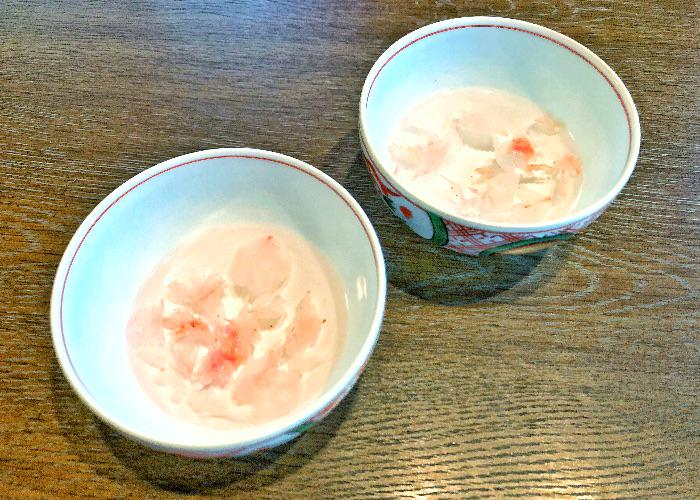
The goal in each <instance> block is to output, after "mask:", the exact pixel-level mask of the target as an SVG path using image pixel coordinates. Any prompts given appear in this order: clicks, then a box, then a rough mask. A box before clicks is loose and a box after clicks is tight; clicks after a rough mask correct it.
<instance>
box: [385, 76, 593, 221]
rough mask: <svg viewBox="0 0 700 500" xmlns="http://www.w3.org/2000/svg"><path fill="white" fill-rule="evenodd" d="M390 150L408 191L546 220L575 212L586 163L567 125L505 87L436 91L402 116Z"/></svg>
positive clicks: (459, 210)
mask: <svg viewBox="0 0 700 500" xmlns="http://www.w3.org/2000/svg"><path fill="white" fill-rule="evenodd" d="M388 149H389V156H390V158H391V160H392V162H393V164H394V169H395V175H396V176H397V177H398V179H399V180H400V181H401V182H402V184H403V185H405V186H406V188H407V189H409V190H410V191H411V192H412V193H414V194H415V195H416V196H418V197H419V198H421V199H423V200H425V201H427V202H428V203H430V204H432V205H433V206H435V207H438V208H440V209H442V210H444V211H445V212H448V213H452V214H455V215H458V216H461V217H465V218H469V219H479V220H483V221H486V222H509V223H527V222H542V221H546V220H548V219H553V218H556V217H560V216H564V215H566V214H567V213H569V212H570V210H571V208H572V207H573V206H574V204H575V203H576V200H577V199H578V196H579V192H580V189H581V176H582V175H581V170H582V169H581V164H580V161H579V159H578V154H577V151H576V146H575V144H574V141H573V138H572V137H571V134H570V133H569V132H568V130H567V129H566V127H565V126H564V124H562V123H560V122H558V121H556V120H555V119H554V118H552V117H551V116H549V115H548V114H547V113H545V112H544V111H543V110H542V109H540V108H539V107H538V106H537V105H536V104H535V103H533V102H532V101H530V100H528V99H525V98H523V97H520V96H517V95H514V94H511V93H508V92H504V91H502V90H498V89H492V88H486V87H464V88H459V89H452V90H443V91H439V92H436V93H434V94H432V95H430V96H429V97H428V98H427V99H425V100H424V101H422V102H420V103H418V104H417V105H416V106H414V107H413V108H411V109H410V110H409V111H408V112H407V113H406V115H405V116H404V117H402V118H401V120H400V121H399V123H398V125H397V127H396V128H395V129H394V131H393V133H392V135H391V138H390V143H389V148H388Z"/></svg>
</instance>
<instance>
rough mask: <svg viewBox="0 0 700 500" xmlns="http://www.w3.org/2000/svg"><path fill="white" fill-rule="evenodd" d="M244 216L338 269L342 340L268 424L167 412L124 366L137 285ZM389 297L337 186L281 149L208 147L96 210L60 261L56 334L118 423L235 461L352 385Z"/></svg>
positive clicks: (73, 366)
mask: <svg viewBox="0 0 700 500" xmlns="http://www.w3.org/2000/svg"><path fill="white" fill-rule="evenodd" d="M251 220H253V221H258V222H273V223H276V224H284V225H286V226H288V227H290V228H292V229H294V230H296V231H297V232H298V233H300V234H301V235H302V236H303V237H305V238H306V239H307V240H309V241H311V242H312V243H314V244H315V245H316V246H317V247H318V248H320V249H321V250H322V251H323V252H324V253H325V254H326V255H327V256H328V257H329V258H330V260H331V261H332V262H333V263H334V264H335V267H336V269H337V270H338V273H339V275H340V277H341V278H342V282H343V286H344V288H345V296H346V301H347V308H348V338H347V339H346V341H345V344H344V347H343V349H342V351H341V353H340V355H339V356H338V360H337V363H336V364H335V366H334V368H333V370H332V373H331V375H330V378H329V380H328V382H327V384H326V385H325V387H324V389H323V390H322V392H321V394H320V395H319V396H318V397H315V398H314V399H313V400H309V401H306V402H305V403H304V404H303V405H302V406H301V407H299V408H298V409H296V410H295V411H294V412H293V413H292V414H289V415H286V416H284V417H282V418H280V419H278V420H275V421H273V422H270V423H267V424H264V425H250V426H246V427H243V428H241V429H235V430H221V429H211V428H207V427H204V426H200V425H196V424H193V423H188V422H185V421H183V420H180V419H178V418H176V417H173V416H170V415H169V414H166V413H165V412H164V411H163V410H161V409H160V408H159V407H158V406H157V405H156V404H155V403H154V402H153V401H152V400H151V399H150V398H149V397H148V396H147V395H146V394H145V393H144V391H143V390H142V388H141V386H140V384H139V382H138V381H137V380H136V378H135V376H134V373H133V372H132V369H131V366H130V364H129V360H128V356H127V348H126V339H125V327H126V322H127V320H128V318H129V316H130V312H131V305H132V301H133V299H134V296H135V293H136V291H137V290H138V288H139V286H140V285H141V283H142V281H143V280H144V278H145V277H146V276H147V275H148V274H149V272H150V271H151V269H152V268H153V267H154V266H155V265H156V264H157V263H158V262H159V261H160V260H161V259H162V258H163V257H165V256H166V255H167V254H168V252H169V251H170V250H172V249H173V248H174V247H175V246H176V245H177V243H178V240H180V239H181V238H183V237H184V236H186V235H187V234H188V233H191V232H192V231H194V230H198V229H201V228H202V227H206V226H207V225H214V224H220V223H231V222H237V221H248V222H249V221H251ZM385 294H386V278H385V268H384V260H383V257H382V252H381V249H380V246H379V241H378V239H377V235H376V233H375V232H374V229H373V228H372V225H371V224H370V222H369V220H368V218H367V216H366V215H365V213H364V212H363V211H362V209H361V208H360V206H359V205H358V204H357V202H356V201H355V200H354V199H353V198H352V196H350V194H349V193H348V192H347V191H346V190H345V189H343V187H341V186H340V185H339V184H338V183H337V182H335V181H334V180H333V179H331V178H330V177H328V176H327V175H325V174H324V173H323V172H321V171H319V170H317V169H315V168H314V167H312V166H310V165H308V164H306V163H304V162H301V161H299V160H295V159H294V158H290V157H288V156H284V155H281V154H277V153H271V152H268V151H260V150H255V149H215V150H209V151H200V152H196V153H192V154H188V155H184V156H180V157H178V158H173V159H172V160H168V161H166V162H164V163H160V164H158V165H156V166H154V167H151V168H149V169H147V170H145V171H144V172H142V173H140V174H139V175H137V176H136V177H134V178H132V179H130V180H128V181H127V182H126V183H124V184H123V185H121V186H120V187H119V188H117V189H116V190H115V191H114V192H112V193H111V194H110V195H109V196H107V197H106V198H105V199H104V200H103V201H102V202H101V203H100V204H99V205H97V207H96V208H95V209H94V210H93V211H92V212H91V213H90V215H88V217H87V218H86V219H85V221H84V222H83V223H82V224H81V226H80V227H79V228H78V230H77V232H76V233H75V235H74V236H73V239H72V240H71V241H70V243H69V244H68V247H67V248H66V251H65V254H64V255H63V258H62V260H61V262H60V265H59V266H58V271H57V274H56V279H55V282H54V287H53V293H52V296H51V329H52V335H53V343H54V348H55V350H56V354H57V357H58V360H59V362H60V365H61V367H62V369H63V372H64V373H65V376H66V378H67V379H68V381H69V382H70V384H71V385H72V386H73V389H74V390H75V392H76V393H77V394H78V395H79V396H80V397H81V398H82V400H83V401H84V402H85V403H86V404H87V405H88V406H89V407H90V408H91V409H92V411H94V412H95V413H96V414H97V415H98V416H99V417H100V418H101V419H102V420H104V421H105V422H107V423H108V424H110V425H111V426H113V427H114V428H115V429H117V430H119V431H121V432H122V433H123V434H125V435H126V436H128V437H130V438H132V439H134V440H136V441H139V442H141V443H143V444H145V445H147V446H150V447H152V448H155V449H159V450H164V451H168V452H174V453H178V454H182V455H187V456H195V457H215V456H240V455H245V454H248V453H251V452H254V451H259V450H262V449H268V448H271V447H274V446H277V445H279V444H282V443H284V442H286V441H289V440H291V439H294V438H295V437H297V436H298V435H299V434H300V433H301V432H303V431H304V430H305V429H306V428H308V427H309V426H310V425H312V424H313V423H315V422H318V421H319V420H320V419H322V418H323V417H324V416H325V415H326V414H327V413H328V412H329V411H331V410H332V409H333V408H334V407H335V406H336V405H337V404H338V403H339V402H340V400H341V399H342V398H343V397H344V396H345V395H346V394H347V393H348V392H349V391H350V389H351V388H352V386H353V385H354V383H355V382H356V381H357V379H358V377H359V376H360V373H361V372H362V370H363V369H364V367H365V365H366V363H367V361H368V359H369V356H370V353H371V351H372V349H373V346H374V345H375V342H376V340H377V336H378V335H379V330H380V324H381V320H382V316H383V312H384V300H385Z"/></svg>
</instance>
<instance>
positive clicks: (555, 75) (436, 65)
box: [360, 17, 640, 255]
mask: <svg viewBox="0 0 700 500" xmlns="http://www.w3.org/2000/svg"><path fill="white" fill-rule="evenodd" d="M471 85H478V86H488V87H496V88H499V89H501V90H505V91H508V92H511V93H514V94H518V95H521V96H524V97H526V98H529V99H530V100H532V101H534V102H535V103H537V104H538V105H539V106H540V107H541V108H543V109H544V110H545V111H547V112H548V113H550V114H551V115H553V116H555V117H556V118H557V119H559V120H562V121H563V122H564V123H565V124H566V125H567V126H568V128H569V130H570V131H571V133H572V134H573V136H574V138H575V139H576V141H577V144H578V147H579V152H580V155H581V160H582V162H583V168H584V173H583V185H582V191H581V196H580V197H579V200H578V202H577V203H576V205H575V206H574V207H573V209H572V211H571V212H570V213H569V214H568V215H567V216H565V217H562V218H558V219H553V220H547V221H544V222H541V223H535V224H507V223H506V224H500V223H498V224H494V223H488V222H485V221H480V220H472V219H466V218H462V217H458V216H456V215H454V214H451V213H447V212H444V211H442V210H440V209H439V208H437V207H435V206H433V205H431V204H430V203H427V202H426V201H425V200H422V199H420V198H419V197H417V196H416V195H414V194H413V193H411V192H410V190H408V189H406V187H405V186H403V185H402V183H401V182H400V181H399V180H398V179H397V178H396V176H395V175H394V174H393V172H394V169H393V168H391V167H390V161H389V158H388V153H387V146H388V139H389V135H390V133H391V131H392V129H393V128H394V126H395V125H396V123H397V122H398V120H399V119H400V118H401V117H402V115H403V114H405V113H406V111H407V110H408V109H409V108H410V107H411V106H412V105H413V104H415V103H416V102H418V101H420V100H422V99H424V98H425V97H427V96H428V95H429V94H431V93H433V92H435V91H438V90H443V89H448V88H455V87H462V86H471ZM360 138H361V143H362V148H363V152H364V155H365V159H366V164H367V167H368V169H369V171H370V174H371V176H372V179H373V180H374V183H375V185H376V187H377V189H378V191H379V193H380V194H381V195H382V196H383V198H384V200H385V201H386V202H387V204H388V205H389V207H390V209H391V210H392V212H393V213H394V214H395V215H396V216H397V217H399V218H401V219H402V220H403V221H404V222H406V224H408V226H409V227H410V228H411V229H412V230H413V231H415V232H416V233H417V234H418V235H420V236H421V237H423V238H426V239H430V240H432V241H434V242H435V243H437V244H438V245H441V246H444V247H446V248H449V249H451V250H455V251H457V252H461V253H465V254H468V255H484V254H492V253H497V252H509V253H521V252H528V251H535V250H539V249H540V248H542V247H543V246H548V245H550V244H552V243H553V242H556V241H558V240H561V239H566V238H568V237H569V236H571V234H573V233H575V232H577V231H579V230H581V229H583V228H584V227H586V226H588V225H589V224H590V223H591V222H593V221H594V220H595V219H596V218H597V217H599V216H600V214H602V213H603V211H604V210H605V209H606V208H607V207H608V205H610V203H611V202H612V201H613V199H614V198H615V197H616V196H617V195H618V193H619V192H620V191H621V190H622V188H623V187H624V185H625V184H626V183H627V180H628V179H629V177H630V175H631V174H632V170H633V169H634V166H635V163H636V161H637V155H638V153H639V142H640V129H639V117H638V115H637V110H636V108H635V105H634V102H633V101H632V97H631V96H630V94H629V92H628V91H627V89H626V88H625V86H624V84H623V83H622V81H621V80H620V78H618V76H617V75H616V74H615V73H614V72H613V70H612V69H610V67H609V66H608V65H607V64H605V63H604V62H603V61H602V60H601V59H600V58H599V57H598V56H596V55H595V54H594V53H593V52H591V51H590V50H588V49H587V48H586V47H584V46H583V45H581V44H579V43H577V42H575V41H574V40H572V39H571V38H568V37H566V36H564V35H562V34H560V33H557V32H556V31H552V30H550V29H547V28H544V27H542V26H538V25H536V24H531V23H527V22H524V21H518V20H514V19H504V18H494V17H466V18H460V19H450V20H447V21H442V22H439V23H435V24H431V25H429V26H425V27H423V28H421V29H419V30H416V31H414V32H412V33H409V34H408V35H406V36H404V37H403V38H401V39H400V40H398V41H397V42H396V43H394V44H393V45H392V46H391V47H389V48H388V49H387V50H386V51H385V52H384V53H383V54H382V55H381V57H379V59H378V60H377V61H376V62H375V64H374V66H373V67H372V69H371V70H370V72H369V74H368V75H367V79H366V80H365V84H364V87H363V89H362V95H361V99H360Z"/></svg>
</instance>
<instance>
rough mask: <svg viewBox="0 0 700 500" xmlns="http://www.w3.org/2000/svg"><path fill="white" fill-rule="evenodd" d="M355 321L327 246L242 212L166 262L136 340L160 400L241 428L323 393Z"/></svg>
mask: <svg viewBox="0 0 700 500" xmlns="http://www.w3.org/2000/svg"><path fill="white" fill-rule="evenodd" d="M346 328H347V313H346V306H345V299H344V292H343V287H342V285H341V281H340V278H339V276H338V275H337V273H336V271H335V269H333V267H332V265H331V264H330V262H329V261H328V259H327V258H326V257H325V256H324V255H322V254H321V253H320V252H319V251H318V250H317V249H316V248H314V247H312V246H311V244H309V243H308V242H306V241H305V240H304V239H303V238H302V237H300V236H299V235H298V234H296V233H294V232H293V231H291V230H289V229H286V228H283V227H279V226H274V225H258V224H237V225H230V226H219V227H214V228H210V229H207V230H205V231H203V232H200V233H198V234H195V235H193V236H192V237H190V238H189V239H187V240H186V241H184V242H183V243H182V244H181V245H180V246H179V247H178V248H177V249H176V250H175V251H174V252H173V253H172V254H170V255H169V256H168V257H167V258H166V259H164V260H163V261H162V262H160V263H159V264H158V265H157V266H156V268H155V269H154V270H153V272H152V274H151V275H150V276H149V277H148V278H147V279H146V281H145V282H144V283H143V285H142V287H141V288H140V290H139V292H138V295H137V297H136V300H135V302H134V306H133V314H132V317H131V319H130V321H129V324H128V330H127V341H128V346H129V353H130V358H131V361H132V365H133V368H134V370H135V372H136V374H137V377H138V379H139V380H140V382H141V383H142V385H143V387H144V389H145V390H146V392H147V393H148V394H149V395H150V396H151V397H152V398H153V399H154V400H155V401H156V402H157V403H158V404H159V405H160V406H161V407H163V408H164V409H165V410H166V411H168V412H170V413H171V414H174V415H177V416H179V417H181V418H184V419H186V420H189V421H193V422H197V423H201V424H204V425H207V426H211V427H217V428H230V427H237V426H241V425H246V424H251V423H255V424H258V423H262V422H265V421H270V420H273V419H275V418H278V417H281V416H283V415H285V414H287V413H289V412H290V411H292V410H293V409H294V408H296V407H297V406H299V405H300V404H301V403H302V402H304V401H306V400H308V399H309V398H313V397H314V396H316V395H317V394H318V393H319V392H320V391H321V390H322V389H323V387H324V386H325V385H326V383H327V382H328V378H329V373H330V370H331V367H332V366H333V364H334V362H335V360H336V359H337V356H338V353H339V350H340V348H341V347H342V344H343V342H344V339H345V336H346Z"/></svg>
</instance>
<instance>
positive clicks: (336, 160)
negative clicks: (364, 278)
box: [0, 0, 700, 498]
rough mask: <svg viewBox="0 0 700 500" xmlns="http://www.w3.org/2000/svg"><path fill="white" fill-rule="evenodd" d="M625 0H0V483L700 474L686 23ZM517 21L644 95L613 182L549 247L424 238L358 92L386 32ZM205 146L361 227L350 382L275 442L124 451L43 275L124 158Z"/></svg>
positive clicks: (151, 489) (697, 75) (544, 479)
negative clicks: (372, 134) (206, 451)
mask: <svg viewBox="0 0 700 500" xmlns="http://www.w3.org/2000/svg"><path fill="white" fill-rule="evenodd" d="M699 10H700V8H699V6H698V5H697V3H696V2H695V3H693V2H690V3H683V2H674V1H671V0H666V1H659V2H633V1H630V0H593V1H583V0H567V1H545V0H541V1H529V2H525V1H518V0H510V1H486V0H483V1H476V2H460V1H457V0H455V1H441V2H437V1H435V2H429V1H422V0H419V1H416V2H401V1H382V2H293V1H281V2H268V1H263V2H260V1H241V2H232V3H229V2H195V1H186V2H182V3H170V2H114V3H104V2H99V3H97V2H82V1H76V2H48V3H43V2H16V1H9V2H7V1H5V2H2V4H0V227H1V228H2V236H1V237H0V311H2V317H3V321H2V324H1V325H0V356H1V358H0V376H1V377H2V384H3V385H2V391H1V392H0V494H1V495H2V496H3V497H19V496H38V497H46V496H75V495H88V496H105V497H115V496H127V495H133V496H136V497H141V496H170V495H172V494H174V493H175V492H181V493H193V494H212V495H225V496H230V495H235V494H244V493H245V494H247V495H252V494H255V495H257V496H260V497H270V498H279V497H280V496H284V497H287V496H297V495H298V496H306V497H308V496H312V497H366V496H368V495H371V494H375V495H379V496H386V497H398V496H420V495H425V496H441V495H446V496H449V495H453V496H460V497H464V496H489V497H494V496H495V497H500V496H511V495H516V496H524V495H534V496H546V497H551V496H579V497H628V498H637V497H647V496H657V497H662V498H669V497H679V498H692V497H697V496H698V495H699V494H700V477H699V474H698V471H700V459H699V458H698V457H699V456H700V454H699V453H698V449H699V447H700V405H699V396H700V394H699V393H700V390H699V387H700V333H699V332H700V315H699V313H698V296H699V295H700V292H699V290H700V265H699V261H700V244H699V243H698V242H699V237H700V222H699V218H698V205H699V204H700V199H699V197H698V192H700V120H698V116H700V94H699V90H698V89H700V71H699V69H698V68H700V46H699V42H698V40H700V24H698V22H697V19H698V14H699V12H698V11H699ZM484 14H485V15H503V16H508V17H517V18H522V19H526V20H530V21H533V22H537V23H540V24H544V25H546V26H549V27H551V28H554V29H557V30H559V31H561V32H563V33H565V34H567V35H570V36H572V37H574V38H576V39H577V40H578V41H580V42H582V43H584V44H586V45H587V46H589V47H590V48H591V49H593V50H594V51H595V52H596V53H598V54H599V55H600V56H601V57H603V58H604V59H605V60H606V61H607V62H609V64H610V65H611V66H612V67H613V68H614V69H615V70H616V71H617V72H618V74H619V75H620V76H621V77H622V79H623V80H624V81H625V82H626V84H627V85H628V87H629V89H630V91H631V93H632V94H633V96H634V98H635V100H636V103H637V105H638V108H639V112H640V116H641V120H642V128H643V146H642V152H641V156H640V160H639V164H638V168H637V170H636V172H635V174H634V176H633V178H632V179H631V181H630V183H629V185H628V186H627V188H626V189H625V190H624V192H623V194H622V195H621V197H620V198H619V199H618V201H617V202H616V203H615V204H614V205H613V206H612V208H610V210H609V211H608V212H607V213H606V214H605V215H604V216H603V217H602V218H601V219H600V220H599V221H598V222H597V223H596V224H595V225H594V226H592V227H591V228H590V230H589V231H587V232H586V233H584V234H582V235H580V236H579V237H578V238H576V239H575V240H573V241H571V242H568V243H565V244H563V245H561V246H559V247H556V248H554V249H552V250H550V251H548V252H546V253H544V254H541V255H535V256H525V257H502V258H493V259H481V260H478V259H477V260H475V259H470V258H465V257H461V256H458V255H456V254H449V253H445V252H444V251H441V250H438V249H435V248H432V247H431V246H430V245H428V244H426V243H423V242H421V241H418V238H417V237H415V236H413V235H412V234H411V233H410V232H409V231H408V230H407V229H405V228H404V227H403V226H402V225H400V223H398V222H397V221H396V220H394V219H393V218H392V217H390V216H389V214H388V213H387V211H386V209H385V208H384V206H383V205H382V202H381V201H380V200H378V198H377V197H376V196H375V195H374V192H373V190H372V188H371V184H370V180H369V178H368V176H367V174H366V173H365V171H364V169H363V167H362V165H361V164H360V162H359V157H358V152H359V144H358V139H357V126H356V123H357V109H356V108H357V101H358V99H359V93H360V89H361V87H362V83H363V80H364V77H365V75H366V73H367V71H368V70H369V68H370V66H371V65H372V63H373V61H374V60H375V59H376V57H377V56H379V54H381V52H382V51H383V50H384V49H385V48H386V47H387V46H389V45H390V44H391V43H392V42H393V41H395V40H396V39H397V38H399V37H400V36H402V35H404V34H405V33H407V32H409V31H411V30H413V29H415V28H417V27H419V26H422V25H425V24H428V23H430V22H433V21H437V20H441V19H446V18H449V17H457V16H467V15H484ZM220 146H251V147H259V148H264V149H271V150H274V151H279V152H282V153H286V154H290V155H292V156H295V157H298V158H300V159H303V160H306V161H309V162H310V163H312V164H314V165H317V166H319V167H321V168H323V169H324V170H325V171H326V172H328V173H330V174H331V175H333V176H334V177H335V178H336V179H338V180H339V181H340V182H342V183H343V185H345V186H346V187H347V188H348V189H349V190H350V191H351V192H352V193H353V194H354V195H355V196H356V197H357V199H358V200H359V201H360V203H361V204H362V206H363V207H364V208H365V209H366V211H367V212H368V214H369V215H370V217H371V219H372V221H373V222H374V224H375V226H376V227H377V229H378V231H379V233H380V237H381V240H382V244H383V246H384V249H385V253H386V258H387V264H388V271H389V278H390V282H391V286H390V290H389V296H388V307H387V314H386V320H385V324H384V328H383V331H382V336H381V339H380V342H379V345H378V346H377V350H376V352H375V355H374V356H373V358H372V361H371V363H370V365H369V367H368V370H367V372H366V373H365V375H364V376H363V378H362V380H361V382H360V383H359V385H358V387H357V388H356V390H355V391H353V393H352V394H351V395H350V397H349V398H348V399H347V400H346V401H345V402H344V403H343V404H342V405H341V406H340V407H339V408H338V409H337V410H336V411H335V412H333V413H332V414H331V416H329V417H328V418H327V419H326V420H325V421H324V422H323V423H322V424H321V425H319V426H318V427H317V428H314V429H313V430H311V431H310V432H308V433H307V434H306V435H305V436H303V437H302V438H300V439H299V440H297V441H296V442H294V443H292V444H290V445H287V446H285V447H282V448H280V449H278V450H274V451H271V452H268V453H265V454H263V455H259V456H255V457H250V458H247V459H243V460H214V461H206V462H202V461H194V460H188V459H182V458H177V457H172V456H166V455H162V454H159V453H155V452H151V451H149V450H146V449H144V448H142V447H140V446H138V445H136V444H134V443H131V442H130V441H128V440H126V439H124V438H122V437H120V436H119V435H117V434H116V433H114V432H113V431H112V430H110V429H109V428H107V427H106V426H104V425H103V424H101V423H99V422H98V421H97V420H96V419H95V418H94V417H93V416H92V414H91V413H90V412H89V411H88V410H87V409H86V408H85V407H84V406H83V405H82V404H81V403H80V402H79V401H78V399H77V398H76V396H75V395H74V394H73V393H72V391H71V390H70V388H69V387H68V385H67V383H66V381H65V380H64V378H63V376H62V374H61V372H60V369H59V368H58V365H57V362H56V361H55V358H54V354H53V350H52V347H51V341H50V331H49V321H48V308H49V297H50V291H51V283H52V280H53V275H54V272H55V269H56V265H57V263H58V261H59V259H60V256H61V254H62V252H63V249H64V248H65V245H66V244H67V242H68V240H69V239H70V237H71V235H72V233H73V231H74V230H75V229H76V228H77V226H78V225H79V224H80V221H81V220H82V219H83V218H84V217H85V216H86V215H87V213H88V212H89V211H90V210H91V208H92V207H93V206H94V205H95V204H97V203H98V202H99V200H101V199H102V198H103V197H104V196H105V195H106V194H108V193H109V192H110V191H111V190H112V189H114V188H115V187H116V186H118V185H119V184H121V183H122V182H123V181H125V180H126V179H128V178H129V177H131V176H132V175H134V174H136V173H138V172H140V171H142V170H143V169H144V168H147V167H148V166H150V165H153V164H155V163H157V162H159V161H162V160H164V159H167V158H170V157H173V156H176V155H179V154H182V153H186V152H190V151H194V150H198V149H204V148H211V147H220Z"/></svg>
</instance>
